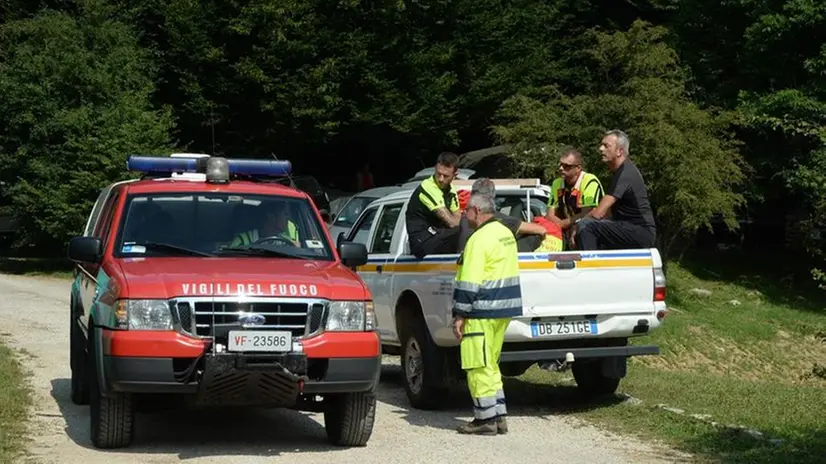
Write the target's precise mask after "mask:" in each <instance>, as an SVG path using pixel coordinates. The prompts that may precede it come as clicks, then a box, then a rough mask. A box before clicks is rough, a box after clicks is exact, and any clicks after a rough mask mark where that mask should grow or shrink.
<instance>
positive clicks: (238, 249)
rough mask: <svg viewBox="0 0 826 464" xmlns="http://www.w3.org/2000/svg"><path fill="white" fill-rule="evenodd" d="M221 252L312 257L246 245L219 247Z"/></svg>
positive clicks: (298, 257) (299, 257) (282, 256)
mask: <svg viewBox="0 0 826 464" xmlns="http://www.w3.org/2000/svg"><path fill="white" fill-rule="evenodd" d="M221 252H222V253H223V252H228V253H236V254H241V255H251V256H277V257H279V258H293V259H312V258H311V257H309V256H302V255H295V254H292V253H287V252H284V251H278V250H273V249H271V248H262V247H247V246H240V247H226V248H221Z"/></svg>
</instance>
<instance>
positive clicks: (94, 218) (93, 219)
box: [83, 186, 112, 237]
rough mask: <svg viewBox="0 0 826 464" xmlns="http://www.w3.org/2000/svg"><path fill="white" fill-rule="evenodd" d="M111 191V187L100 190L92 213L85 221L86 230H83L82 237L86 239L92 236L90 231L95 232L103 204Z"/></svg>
mask: <svg viewBox="0 0 826 464" xmlns="http://www.w3.org/2000/svg"><path fill="white" fill-rule="evenodd" d="M111 190H112V186H109V187H106V188H103V189H101V191H100V195H98V199H97V200H96V201H95V206H94V207H93V208H92V213H91V214H89V219H88V220H87V221H86V228H85V229H84V230H83V235H84V236H86V237H88V236H90V235H92V231H94V230H95V226H96V225H97V223H98V218H100V211H101V210H102V209H103V204H104V203H105V202H106V197H107V195H109V192H110V191H111Z"/></svg>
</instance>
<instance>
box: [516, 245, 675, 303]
mask: <svg viewBox="0 0 826 464" xmlns="http://www.w3.org/2000/svg"><path fill="white" fill-rule="evenodd" d="M661 265H662V264H661V261H660V256H659V253H657V251H656V249H643V250H612V251H582V252H577V251H568V252H561V253H550V254H548V253H520V254H519V268H520V271H521V273H520V278H521V282H522V304H523V307H524V317H549V316H551V317H553V316H599V315H620V314H631V313H637V314H639V313H648V314H650V313H652V312H654V274H653V269H654V268H655V267H657V268H659V267H661Z"/></svg>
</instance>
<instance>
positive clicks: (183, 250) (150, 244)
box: [130, 242, 215, 257]
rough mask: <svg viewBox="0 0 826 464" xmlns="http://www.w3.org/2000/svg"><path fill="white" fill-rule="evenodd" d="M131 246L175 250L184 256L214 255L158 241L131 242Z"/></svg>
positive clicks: (156, 249)
mask: <svg viewBox="0 0 826 464" xmlns="http://www.w3.org/2000/svg"><path fill="white" fill-rule="evenodd" d="M130 245H132V246H141V247H144V248H146V249H147V250H155V251H167V252H175V253H177V254H181V255H186V256H207V257H214V256H215V255H213V254H211V253H206V252H204V251H198V250H193V249H190V248H184V247H180V246H177V245H170V244H168V243H160V242H147V243H132V244H130Z"/></svg>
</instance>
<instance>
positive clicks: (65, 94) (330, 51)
mask: <svg viewBox="0 0 826 464" xmlns="http://www.w3.org/2000/svg"><path fill="white" fill-rule="evenodd" d="M0 109H2V110H1V111H0V181H2V182H4V183H3V184H2V191H0V201H2V205H4V206H5V207H6V208H7V209H9V210H10V211H11V212H12V213H13V214H14V215H15V216H16V217H17V218H18V219H19V220H20V221H21V231H20V232H21V233H20V234H19V237H18V239H19V244H21V245H34V246H38V247H45V248H53V249H56V250H59V249H61V248H62V247H63V246H64V245H65V243H66V241H67V240H68V238H69V237H70V236H72V235H73V234H75V233H77V232H78V230H79V228H80V226H81V225H82V223H83V220H84V217H85V215H86V213H87V212H88V209H89V206H90V205H89V203H90V202H91V201H92V199H94V198H95V192H96V191H97V190H98V189H99V188H101V187H102V186H103V185H104V184H105V183H107V182H111V181H112V180H115V179H117V178H120V177H123V176H124V175H126V173H125V172H123V169H122V167H123V166H124V164H123V160H124V158H125V156H126V155H127V154H130V153H168V152H170V151H171V150H191V151H199V152H212V151H213V150H214V152H216V153H219V154H232V155H233V156H238V154H243V156H253V157H255V156H260V157H267V156H271V155H273V154H275V155H276V156H279V157H283V158H289V159H291V160H293V163H294V166H295V167H296V169H297V170H304V171H312V170H313V169H314V168H316V169H318V168H317V166H324V169H326V172H327V173H330V172H338V173H341V172H347V169H348V166H349V167H350V169H352V166H353V165H354V164H358V163H360V162H361V161H363V160H364V158H363V157H364V156H370V157H371V158H370V161H371V163H372V164H373V165H374V169H376V170H377V171H379V172H382V173H384V174H385V176H384V179H385V180H386V181H390V182H396V181H399V180H403V179H404V178H406V177H407V176H409V175H410V173H411V172H412V171H414V170H416V169H419V168H421V166H422V163H424V164H425V165H427V164H429V163H431V162H432V161H433V159H434V158H435V155H436V154H437V153H438V152H440V151H442V150H446V149H448V150H453V151H463V150H472V149H478V148H484V147H487V146H491V145H494V144H500V143H507V144H509V145H510V146H511V147H512V152H511V156H512V157H513V160H514V161H515V166H516V167H517V170H519V171H521V172H522V173H531V174H534V175H540V176H541V177H542V178H543V180H549V179H550V177H551V176H553V175H554V167H555V166H556V163H557V159H558V156H559V150H560V149H561V148H562V147H564V146H575V147H577V148H579V149H581V150H582V151H583V153H584V154H585V156H586V160H587V163H588V169H590V170H592V171H593V172H596V173H598V174H599V175H600V176H602V177H603V179H604V180H606V181H607V179H608V175H609V173H608V172H606V170H605V168H604V167H603V166H602V165H601V163H600V162H599V157H598V154H597V151H596V147H597V145H598V143H599V139H600V136H601V134H602V132H604V131H605V130H609V129H614V128H620V129H623V130H625V131H626V132H627V133H628V134H629V136H630V138H631V156H632V157H633V158H634V159H635V160H636V161H637V162H638V164H639V165H640V167H641V168H642V170H643V173H644V175H645V177H646V182H647V183H648V186H649V188H650V191H651V196H652V200H653V203H654V206H655V208H656V215H657V221H658V224H659V226H660V229H661V231H662V232H661V240H660V244H659V245H660V247H661V249H663V251H667V252H671V251H672V250H673V249H677V248H679V246H680V244H683V243H688V242H690V240H691V237H693V236H694V234H696V233H697V231H698V230H700V229H701V228H704V227H709V226H711V225H713V224H719V223H723V224H726V225H728V226H730V227H737V226H738V224H741V223H743V220H744V218H745V219H748V220H756V221H761V222H762V223H765V224H770V225H772V226H778V227H780V228H781V230H782V231H783V235H784V236H785V237H786V241H787V242H789V243H788V244H789V245H790V246H793V247H797V248H803V249H807V250H809V253H810V254H812V255H818V254H820V255H819V256H820V260H821V263H822V262H823V261H824V260H826V256H823V255H822V253H823V250H824V249H825V248H826V246H824V239H823V238H822V237H823V235H824V231H826V3H824V2H815V1H811V0H787V1H782V0H771V1H770V0H731V1H726V2H719V1H711V0H685V1H677V0H648V1H635V2H628V1H622V2H601V1H597V0H542V1H539V0H511V1H508V2H500V1H492V0H474V1H470V0H452V1H448V0H430V1H424V0H420V1H413V0H372V1H359V0H239V1H233V2H229V1H220V0H200V1H195V0H143V1H134V0H0ZM388 160H389V161H388ZM348 174H349V172H348ZM318 175H319V176H321V177H323V176H324V175H327V174H325V173H319V174H318ZM328 177H329V176H328ZM380 177H381V176H380ZM821 268H823V266H821ZM815 275H817V274H815ZM821 278H822V275H821Z"/></svg>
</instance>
